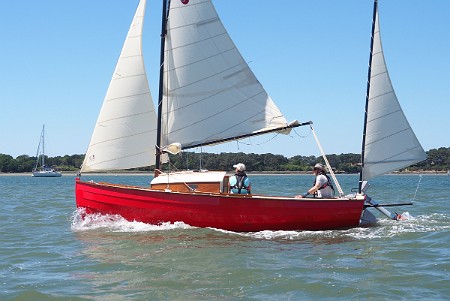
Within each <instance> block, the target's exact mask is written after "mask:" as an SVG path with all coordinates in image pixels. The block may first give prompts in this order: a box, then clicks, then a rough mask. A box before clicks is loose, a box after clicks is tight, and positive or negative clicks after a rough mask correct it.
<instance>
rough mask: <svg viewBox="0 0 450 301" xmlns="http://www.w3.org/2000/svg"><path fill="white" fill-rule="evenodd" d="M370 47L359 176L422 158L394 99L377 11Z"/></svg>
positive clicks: (414, 138) (381, 171)
mask: <svg viewBox="0 0 450 301" xmlns="http://www.w3.org/2000/svg"><path fill="white" fill-rule="evenodd" d="M375 19H376V21H375V32H374V37H373V38H374V41H373V50H372V68H371V75H370V92H369V99H368V108H367V125H366V126H367V128H366V138H365V146H364V147H365V155H364V168H363V179H364V180H368V179H370V178H373V177H375V176H378V175H381V174H384V173H388V172H390V171H393V170H397V169H399V168H403V167H406V166H409V165H411V164H414V163H417V162H420V161H422V160H425V158H426V154H425V152H424V150H423V148H422V146H421V145H420V143H419V141H418V140H417V138H416V135H415V134H414V132H413V130H412V129H411V126H410V125H409V123H408V121H407V119H406V117H405V115H404V113H403V111H402V108H401V107H400V104H399V102H398V100H397V96H396V95H395V92H394V89H393V87H392V84H391V80H390V78H389V74H388V70H387V68H386V64H385V60H384V55H383V49H382V45H381V38H380V31H379V22H378V12H376V18H375Z"/></svg>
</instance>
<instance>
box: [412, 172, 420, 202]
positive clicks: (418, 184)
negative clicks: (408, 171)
mask: <svg viewBox="0 0 450 301" xmlns="http://www.w3.org/2000/svg"><path fill="white" fill-rule="evenodd" d="M420 181H422V175H420V176H419V182H418V183H417V188H416V192H414V197H413V199H412V201H413V202H414V200H415V199H416V195H417V191H418V190H419V186H420Z"/></svg>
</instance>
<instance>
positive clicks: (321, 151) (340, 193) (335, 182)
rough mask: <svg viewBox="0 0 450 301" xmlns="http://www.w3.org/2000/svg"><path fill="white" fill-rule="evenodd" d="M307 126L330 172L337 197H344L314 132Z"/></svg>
mask: <svg viewBox="0 0 450 301" xmlns="http://www.w3.org/2000/svg"><path fill="white" fill-rule="evenodd" d="M309 126H310V127H311V132H312V133H313V135H314V139H316V143H317V146H318V147H319V150H320V153H321V154H322V158H323V160H324V161H325V164H326V166H327V168H328V170H329V171H330V175H331V177H332V178H333V181H334V184H336V188H337V189H338V191H339V196H340V197H343V196H344V191H342V188H341V185H339V182H338V180H337V179H336V176H335V175H334V172H333V169H332V168H331V166H330V162H328V159H327V156H326V155H325V152H324V151H323V149H322V145H321V144H320V141H319V138H317V135H316V132H315V131H314V129H313V127H312V124H310V125H309Z"/></svg>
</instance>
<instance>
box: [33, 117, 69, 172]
mask: <svg viewBox="0 0 450 301" xmlns="http://www.w3.org/2000/svg"><path fill="white" fill-rule="evenodd" d="M32 175H33V177H60V176H62V173H61V172H59V171H56V170H54V169H53V168H51V167H50V166H46V165H45V125H42V132H41V136H40V139H39V144H38V148H37V152H36V165H35V166H34V169H33V173H32Z"/></svg>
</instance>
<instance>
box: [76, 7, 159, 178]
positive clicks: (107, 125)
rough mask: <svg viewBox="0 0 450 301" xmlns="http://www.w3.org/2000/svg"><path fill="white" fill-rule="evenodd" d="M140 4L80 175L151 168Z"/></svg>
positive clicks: (151, 116) (151, 121)
mask: <svg viewBox="0 0 450 301" xmlns="http://www.w3.org/2000/svg"><path fill="white" fill-rule="evenodd" d="M145 5H146V1H145V0H141V1H140V3H139V6H138V8H137V10H136V13H135V15H134V18H133V21H132V23H131V26H130V29H129V31H128V35H127V37H126V40H125V43H124V45H123V48H122V52H121V54H120V57H119V60H118V62H117V65H116V69H115V71H114V74H113V76H112V80H111V83H110V85H109V88H108V91H107V93H106V96H105V99H104V101H103V105H102V108H101V111H100V114H99V117H98V120H97V123H96V126H95V129H94V133H93V134H92V137H91V141H90V143H89V147H88V150H87V152H86V156H85V159H84V162H83V166H82V169H81V171H82V172H87V171H97V170H112V169H127V168H134V167H141V166H150V165H154V164H155V156H154V154H155V144H156V113H155V108H154V104H153V100H152V97H151V94H150V88H149V85H148V80H147V75H146V72H145V67H144V60H143V57H142V27H143V23H144V12H145Z"/></svg>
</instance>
